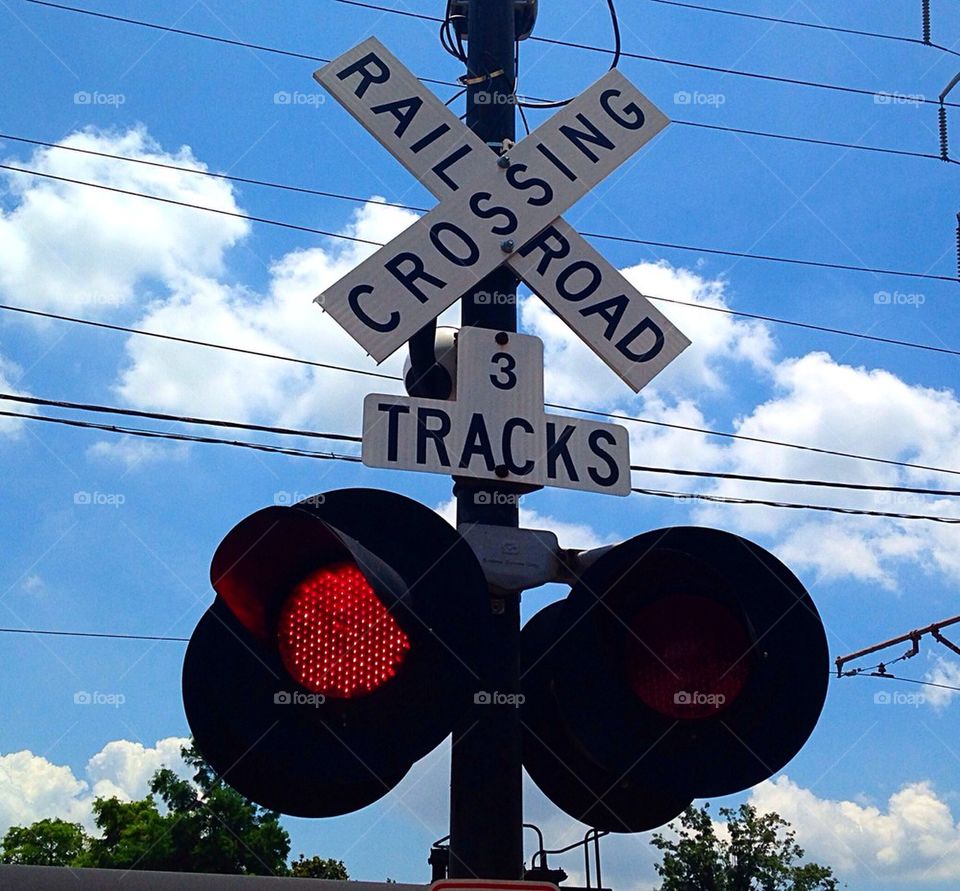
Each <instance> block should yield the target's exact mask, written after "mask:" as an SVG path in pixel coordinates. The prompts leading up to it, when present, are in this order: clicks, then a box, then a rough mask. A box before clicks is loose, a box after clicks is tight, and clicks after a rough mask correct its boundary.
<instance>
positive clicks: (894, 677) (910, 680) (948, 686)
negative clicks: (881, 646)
mask: <svg viewBox="0 0 960 891" xmlns="http://www.w3.org/2000/svg"><path fill="white" fill-rule="evenodd" d="M859 676H860V677H865V678H884V679H886V680H888V681H904V682H905V683H907V684H921V685H922V686H924V687H939V688H940V689H941V690H957V691H960V687H954V686H953V685H952V684H938V683H936V682H934V681H921V680H918V679H917V678H903V677H899V676H897V675H895V674H864V675H859ZM851 677H855V675H851Z"/></svg>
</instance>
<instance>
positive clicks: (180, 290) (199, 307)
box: [117, 203, 416, 445]
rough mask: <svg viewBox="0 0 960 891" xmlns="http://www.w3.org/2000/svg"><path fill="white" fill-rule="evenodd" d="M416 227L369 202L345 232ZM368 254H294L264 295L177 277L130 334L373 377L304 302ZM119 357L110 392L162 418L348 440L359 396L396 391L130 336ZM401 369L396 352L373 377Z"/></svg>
mask: <svg viewBox="0 0 960 891" xmlns="http://www.w3.org/2000/svg"><path fill="white" fill-rule="evenodd" d="M415 219H416V217H415V216H414V215H413V214H411V213H409V212H407V211H401V210H397V209H396V208H390V207H385V206H383V205H382V204H378V203H368V204H366V205H364V206H363V207H362V208H360V209H359V210H358V211H357V212H356V214H355V215H354V218H353V220H352V222H351V223H350V224H349V226H348V227H346V229H345V233H346V234H350V235H355V236H356V237H359V238H366V239H370V240H375V241H385V240H388V239H390V238H392V237H393V236H395V235H397V234H398V233H399V232H401V231H402V230H403V229H405V228H406V227H407V226H409V225H410V224H411V223H412V222H413V221H414V220H415ZM372 251H373V248H372V247H371V246H370V245H363V244H357V243H354V242H349V243H347V244H346V246H341V245H338V246H335V247H333V248H325V247H317V248H311V249H309V250H298V251H294V252H292V253H290V254H287V255H285V256H284V257H283V258H281V259H280V260H279V261H277V262H276V263H275V264H274V265H273V266H272V267H271V270H270V272H271V280H270V285H269V289H268V293H266V294H264V295H259V294H255V293H251V292H249V291H247V290H245V289H243V288H238V287H231V286H228V285H225V284H222V283H220V282H218V281H215V280H213V279H210V278H202V277H193V278H190V279H187V278H185V277H184V278H183V279H182V280H181V282H180V283H178V284H176V285H175V286H174V287H173V293H172V295H171V296H170V297H169V298H168V299H166V300H163V301H157V302H155V303H154V304H153V305H152V306H151V307H150V308H149V310H148V311H147V313H146V315H145V316H144V318H143V319H141V320H140V321H139V322H138V323H137V326H138V327H142V328H147V329H149V330H154V331H162V332H164V333H168V334H173V335H175V336H184V337H197V336H200V337H201V339H207V340H211V341H214V342H218V343H226V344H230V345H231V346H236V347H241V348H245V349H252V350H258V351H261V352H269V353H274V354H277V355H283V356H294V357H299V358H305V359H310V360H315V361H317V362H322V363H325V364H331V365H336V366H345V367H352V368H362V369H363V368H367V369H369V370H371V371H373V370H375V369H374V368H373V366H372V364H371V363H370V361H369V359H367V357H366V355H365V353H364V351H363V350H362V348H360V347H359V346H358V345H356V344H355V343H354V342H353V341H352V340H351V339H350V338H349V337H348V336H347V335H346V334H345V333H344V332H343V330H342V329H341V328H340V327H339V326H338V325H337V324H336V323H335V322H334V321H333V320H332V319H331V318H330V317H329V316H327V315H325V314H324V313H323V312H322V311H321V310H320V309H319V308H318V307H317V306H316V305H315V304H313V303H312V299H313V297H314V296H315V295H316V294H318V293H319V292H320V291H321V290H323V289H324V288H325V287H327V286H329V285H330V284H331V283H333V282H334V281H336V280H337V279H338V278H340V277H341V276H342V275H344V274H345V273H346V272H347V271H349V270H350V269H351V268H352V267H353V266H355V265H356V264H357V263H358V262H360V260H362V259H363V258H365V257H366V256H368V255H369V254H370V253H372ZM126 352H127V359H128V362H127V365H126V366H125V367H124V369H123V371H122V373H121V375H120V380H119V384H118V387H117V388H118V391H119V394H120V396H121V397H122V399H123V401H124V403H125V404H128V405H134V406H137V407H146V408H150V409H153V410H159V411H164V412H171V413H183V414H190V415H206V416H216V417H224V418H229V419H231V420H237V421H250V420H258V421H261V422H266V423H276V424H280V425H283V426H294V427H296V426H306V427H309V428H311V429H314V430H330V431H334V432H341V433H342V432H349V433H355V432H359V429H360V419H361V403H362V399H363V396H364V395H365V394H366V393H368V392H397V391H398V390H399V388H400V384H399V383H398V382H394V381H389V380H382V379H379V378H374V377H363V376H359V375H350V374H345V373H343V372H340V371H335V370H328V369H322V368H311V367H308V366H305V365H302V364H297V363H292V362H284V361H279V360H268V359H258V358H251V357H250V356H244V355H241V354H231V353H227V352H223V351H219V350H205V349H201V348H197V347H194V346H188V345H177V344H171V343H168V342H163V341H157V340H154V339H150V338H143V337H132V338H130V339H129V340H128V342H127V345H126ZM402 361H403V353H402V352H399V353H398V354H397V355H396V356H394V357H392V358H391V359H390V360H388V361H387V362H386V363H384V364H383V365H382V366H381V367H380V368H379V369H376V370H377V371H379V372H380V373H384V374H395V375H398V374H400V372H401V370H402ZM312 445H315V443H313V444H312Z"/></svg>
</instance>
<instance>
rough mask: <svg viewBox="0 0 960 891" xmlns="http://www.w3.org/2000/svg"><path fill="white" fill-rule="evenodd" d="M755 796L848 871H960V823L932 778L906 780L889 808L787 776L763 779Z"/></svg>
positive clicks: (817, 855) (919, 878) (816, 856)
mask: <svg viewBox="0 0 960 891" xmlns="http://www.w3.org/2000/svg"><path fill="white" fill-rule="evenodd" d="M750 803H751V804H753V805H754V806H755V807H756V808H757V809H758V810H760V811H776V812H777V813H778V814H780V816H782V817H783V818H784V819H786V820H787V821H788V822H790V823H791V824H792V825H793V827H794V829H796V831H797V841H798V842H799V843H800V845H801V846H802V847H803V848H804V849H805V850H806V852H807V855H808V857H810V858H811V859H812V860H815V861H817V862H819V863H822V864H824V865H826V866H832V867H833V868H834V870H835V871H836V872H837V873H838V874H839V876H840V877H841V878H842V879H846V880H850V879H853V878H854V877H856V878H858V879H859V880H860V881H861V882H862V881H870V880H875V881H880V880H883V881H895V880H900V881H902V882H904V883H912V882H928V883H929V882H935V881H937V882H946V881H952V882H954V883H956V881H957V880H958V879H960V827H958V825H957V823H956V821H955V820H954V818H953V815H952V814H951V812H950V807H949V805H948V804H947V803H946V802H945V801H944V800H943V799H942V798H940V797H939V796H938V795H937V793H936V791H935V790H934V789H933V787H932V785H931V784H930V783H928V782H915V783H908V784H906V785H904V786H903V787H901V788H900V789H899V790H898V791H897V792H895V793H894V794H893V795H891V796H890V798H889V800H888V801H887V802H886V807H885V808H881V807H877V806H875V805H869V804H861V803H857V802H854V801H845V800H831V799H825V798H818V797H817V796H816V795H815V794H814V793H813V792H812V791H810V790H809V789H804V788H801V787H800V786H798V785H797V784H796V783H794V782H793V781H792V780H790V779H789V777H787V776H781V777H779V778H777V779H776V780H772V781H767V782H764V783H761V784H760V785H759V786H757V787H755V788H754V789H753V790H752V792H751V795H750Z"/></svg>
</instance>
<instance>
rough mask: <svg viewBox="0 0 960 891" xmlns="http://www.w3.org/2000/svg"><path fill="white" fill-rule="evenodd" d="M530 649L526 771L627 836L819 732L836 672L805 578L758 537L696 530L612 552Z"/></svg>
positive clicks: (776, 762) (525, 636)
mask: <svg viewBox="0 0 960 891" xmlns="http://www.w3.org/2000/svg"><path fill="white" fill-rule="evenodd" d="M521 649H522V654H521V659H522V663H523V671H524V680H523V692H524V695H525V697H526V701H525V704H524V706H523V709H524V712H523V720H524V724H525V739H524V765H525V767H526V768H527V770H528V772H529V773H530V775H531V777H532V778H533V780H534V781H535V782H536V783H537V785H538V786H540V788H541V789H542V790H543V792H544V793H545V794H546V795H547V796H548V797H549V798H551V799H552V800H553V801H554V803H555V804H557V805H558V807H560V808H561V809H562V810H564V811H566V812H567V813H568V814H570V815H571V816H573V817H575V818H577V819H579V820H582V821H583V822H585V823H588V824H590V825H593V826H597V827H598V828H601V829H609V830H611V831H614V832H618V831H619V832H636V831H641V830H644V829H650V828H653V827H655V826H658V825H662V823H665V822H668V821H669V820H670V819H672V818H673V817H674V816H676V815H677V814H679V813H680V811H682V810H683V808H684V806H685V805H686V804H687V803H689V802H690V800H691V799H693V798H705V797H712V796H719V795H727V794H731V793H733V792H738V791H740V790H743V789H746V788H749V787H750V786H753V785H755V784H756V783H759V782H760V781H762V780H764V779H766V778H768V777H770V776H772V775H773V774H774V773H776V772H777V771H778V770H780V769H781V768H782V767H783V766H784V765H785V764H786V763H787V762H788V761H789V760H790V759H791V758H792V757H793V756H794V755H795V754H796V753H797V752H798V751H799V750H800V748H801V747H802V746H803V744H804V743H805V742H806V740H807V738H808V737H809V736H810V734H811V732H812V731H813V728H814V726H815V725H816V723H817V719H818V718H819V716H820V712H821V710H822V708H823V702H824V699H825V697H826V689H827V676H828V672H829V660H828V652H827V642H826V635H825V633H824V629H823V624H822V622H821V620H820V616H819V614H818V613H817V610H816V607H815V606H814V604H813V601H812V600H811V599H810V595H809V594H808V593H807V592H806V590H805V589H804V588H803V585H802V584H801V583H800V581H799V580H798V579H797V578H796V577H795V576H794V575H793V574H792V573H791V572H790V571H789V570H788V569H787V568H786V567H785V566H784V565H783V564H782V563H780V562H779V561H778V560H777V559H776V558H775V557H774V556H773V555H772V554H770V553H768V552H767V551H765V550H764V549H763V548H760V547H758V546H757V545H755V544H753V543H752V542H749V541H747V540H746V539H743V538H740V537H738V536H736V535H732V534H730V533H727V532H720V531H718V530H714V529H705V528H694V527H674V528H670V529H661V530H657V531H654V532H647V533H644V534H643V535H638V536H636V537H635V538H632V539H630V540H629V541H626V542H624V543H623V544H620V545H617V546H615V547H613V548H610V549H606V550H605V551H603V552H602V553H601V555H600V556H599V557H598V558H597V559H596V561H595V562H594V563H593V564H592V565H590V566H589V568H587V569H586V570H585V571H584V572H583V573H582V575H581V576H580V578H579V581H578V582H577V583H576V584H575V585H574V586H573V588H572V590H571V592H570V594H569V596H568V597H567V598H566V599H565V600H564V601H561V602H560V603H558V604H554V605H552V606H550V607H548V608H547V609H545V610H543V611H542V612H541V613H540V614H538V615H537V616H536V617H535V618H534V619H533V620H532V621H531V622H529V623H528V624H527V626H526V627H525V628H524V629H523V632H522V634H521Z"/></svg>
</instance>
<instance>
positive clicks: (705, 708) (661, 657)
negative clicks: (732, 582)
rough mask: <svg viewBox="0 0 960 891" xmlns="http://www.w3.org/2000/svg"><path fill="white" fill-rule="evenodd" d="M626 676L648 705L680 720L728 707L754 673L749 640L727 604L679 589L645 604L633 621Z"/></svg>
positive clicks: (740, 622) (700, 716) (709, 714)
mask: <svg viewBox="0 0 960 891" xmlns="http://www.w3.org/2000/svg"><path fill="white" fill-rule="evenodd" d="M630 632H631V633H630V634H629V635H628V642H627V649H626V668H627V677H628V679H629V682H630V686H631V687H632V688H633V691H634V693H636V695H637V696H638V697H639V698H640V699H641V700H643V702H645V703H646V704H647V705H648V706H650V708H652V709H655V710H656V711H658V712H660V713H661V714H664V715H668V716H669V717H672V718H678V719H680V720H685V719H686V720H690V719H702V718H709V717H712V716H713V715H716V714H718V713H719V712H722V711H723V710H724V709H727V708H729V707H730V706H731V705H732V704H733V702H734V700H736V698H737V697H738V696H739V695H740V693H741V692H742V691H743V688H744V685H745V684H746V682H747V678H748V676H749V674H750V639H749V636H748V634H747V631H746V628H745V627H744V625H743V622H742V621H740V619H739V618H738V617H737V616H736V615H735V614H734V613H733V612H732V611H731V610H730V609H728V608H727V607H726V606H724V605H723V604H720V603H717V602H716V601H714V600H710V599H708V598H705V597H696V596H691V595H685V594H679V595H673V596H670V597H664V598H662V599H660V600H656V601H654V602H653V603H650V604H648V605H647V606H645V607H643V608H642V609H641V610H640V611H639V612H637V614H636V615H635V616H634V617H633V620H632V621H631V623H630Z"/></svg>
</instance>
